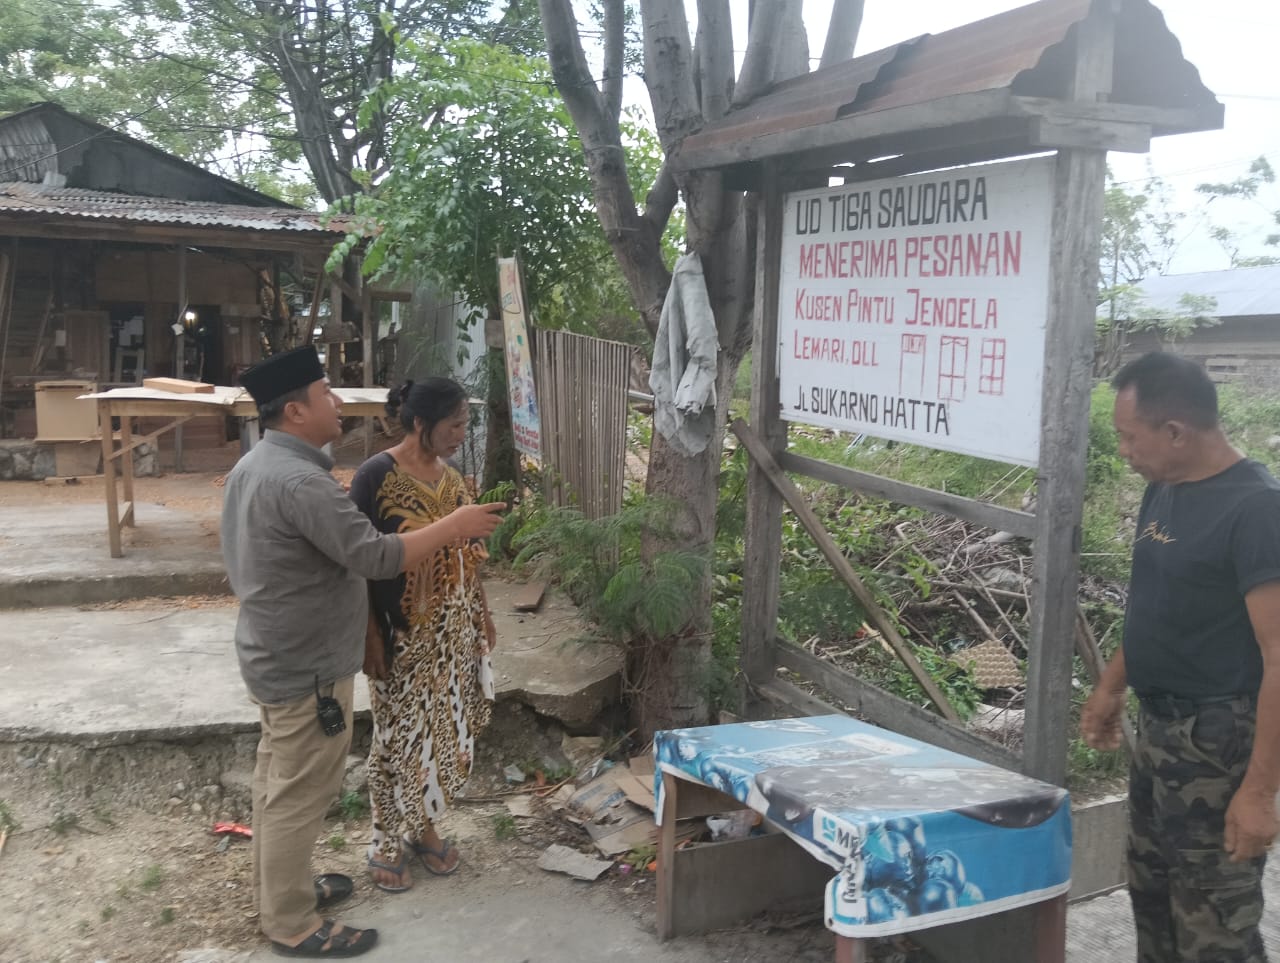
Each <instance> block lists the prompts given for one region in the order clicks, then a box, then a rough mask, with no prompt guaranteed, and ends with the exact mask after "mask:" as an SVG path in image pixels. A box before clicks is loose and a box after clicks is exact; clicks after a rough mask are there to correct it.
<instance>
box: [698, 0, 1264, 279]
mask: <svg viewBox="0 0 1280 963" xmlns="http://www.w3.org/2000/svg"><path fill="white" fill-rule="evenodd" d="M762 2H768V0H762ZM687 5H688V6H689V7H690V8H692V7H693V6H694V4H693V2H692V0H690V2H689V3H688V4H687ZM730 5H731V7H732V9H733V11H734V15H735V18H737V19H738V22H739V24H740V26H737V29H735V37H734V47H735V48H736V49H737V50H738V51H739V54H741V51H742V49H743V48H745V45H746V31H745V18H746V9H747V0H731V2H730ZM1021 5H1022V4H1021V3H1020V2H1018V0H867V9H866V14H865V17H864V19H863V23H862V31H861V34H860V36H859V38H858V47H857V51H856V53H857V54H859V55H860V54H864V53H870V52H872V51H874V50H879V49H881V48H883V47H887V46H889V45H891V44H894V43H897V42H898V41H901V40H906V39H909V38H911V37H915V36H918V35H920V34H922V33H941V32H942V31H944V30H949V29H951V28H952V27H956V26H959V25H960V24H962V23H968V22H970V21H974V20H981V19H983V18H984V17H989V16H992V15H993V14H996V13H1001V12H1003V11H1005V10H1010V9H1012V8H1014V7H1017V6H1021ZM1156 6H1157V7H1159V9H1160V10H1161V11H1162V12H1163V13H1164V15H1165V20H1166V21H1167V23H1168V24H1169V27H1170V29H1171V30H1172V31H1173V33H1174V35H1175V36H1177V37H1178V39H1179V40H1180V41H1181V43H1182V48H1183V54H1184V56H1185V57H1186V58H1187V59H1188V60H1189V61H1191V63H1192V64H1194V65H1195V66H1196V67H1197V68H1198V69H1199V71H1200V76H1201V79H1202V80H1203V81H1204V83H1205V85H1206V86H1207V87H1208V88H1209V89H1210V90H1212V91H1213V92H1214V93H1215V94H1217V95H1218V99H1219V100H1220V101H1221V102H1222V103H1223V104H1224V105H1225V106H1226V126H1225V128H1224V129H1223V130H1220V131H1211V132H1208V133H1203V134H1183V135H1180V136H1176V137H1161V138H1158V139H1156V140H1155V141H1153V142H1152V150H1151V153H1150V154H1149V155H1132V154H1111V155H1110V158H1109V162H1110V164H1111V168H1112V171H1113V172H1114V173H1115V175H1116V177H1117V178H1118V179H1120V180H1123V181H1132V182H1135V183H1134V186H1135V187H1136V186H1138V184H1140V183H1141V181H1142V180H1143V179H1144V178H1145V175H1146V163H1147V160H1148V159H1149V160H1150V162H1151V165H1152V167H1153V169H1154V172H1155V174H1156V175H1157V176H1159V177H1160V178H1162V179H1164V180H1165V181H1167V182H1168V183H1169V185H1170V187H1171V188H1172V189H1173V190H1174V192H1175V197H1176V201H1177V205H1178V207H1179V208H1180V209H1182V210H1185V211H1186V212H1187V214H1188V217H1187V219H1186V221H1185V222H1184V224H1185V225H1186V230H1185V234H1186V239H1185V240H1184V242H1183V243H1182V245H1181V246H1180V247H1179V249H1178V253H1177V255H1176V256H1175V259H1174V261H1173V263H1172V271H1174V272H1186V271H1211V270H1219V269H1223V268H1226V267H1227V266H1228V258H1227V255H1226V253H1225V252H1224V251H1223V249H1222V247H1221V246H1220V245H1218V244H1217V243H1216V242H1215V241H1213V240H1212V239H1211V238H1209V236H1208V229H1209V226H1210V225H1211V224H1213V225H1222V226H1227V227H1230V228H1232V229H1233V230H1236V231H1238V232H1239V233H1241V234H1242V235H1245V236H1247V237H1249V238H1250V240H1249V241H1248V242H1247V243H1245V244H1244V245H1242V253H1244V254H1263V253H1268V252H1269V253H1273V254H1277V255H1280V249H1276V248H1272V249H1268V248H1266V247H1264V246H1263V244H1262V238H1263V237H1264V236H1265V234H1266V233H1267V232H1268V230H1270V231H1273V232H1276V231H1280V227H1277V226H1276V225H1274V224H1271V225H1270V226H1269V218H1268V216H1267V210H1268V209H1269V210H1272V211H1274V210H1276V209H1277V208H1280V185H1272V186H1270V187H1266V188H1264V189H1263V192H1262V194H1261V195H1260V200H1262V201H1263V202H1264V203H1265V205H1266V207H1265V208H1264V207H1263V206H1262V205H1249V204H1245V203H1233V202H1226V203H1219V202H1215V203H1214V204H1213V205H1210V206H1206V204H1205V199H1204V198H1203V197H1202V196H1201V195H1198V194H1196V193H1195V187H1196V185H1197V184H1199V183H1202V182H1204V181H1226V180H1232V179H1234V178H1236V177H1238V176H1240V175H1243V174H1244V173H1245V172H1246V170H1247V168H1248V165H1249V162H1250V161H1252V160H1253V159H1254V158H1255V157H1257V156H1258V155H1260V154H1264V155H1266V156H1267V157H1268V158H1269V159H1270V160H1271V162H1272V165H1273V166H1275V167H1276V168H1277V169H1280V69H1278V68H1280V2H1277V0H1211V2H1210V0H1158V2H1157V3H1156ZM830 9H831V4H830V0H806V3H805V21H806V24H807V25H808V32H809V48H810V52H811V53H812V54H813V55H814V56H815V57H816V56H818V55H819V54H821V52H822V45H823V40H824V38H825V36H826V27H827V21H828V19H829V16H830ZM1117 56H1121V57H1122V56H1124V52H1123V51H1117ZM815 66H816V63H815Z"/></svg>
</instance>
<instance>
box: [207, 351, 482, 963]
mask: <svg viewBox="0 0 1280 963" xmlns="http://www.w3.org/2000/svg"><path fill="white" fill-rule="evenodd" d="M241 383H242V384H243V385H244V386H245V388H247V389H248V391H249V393H250V395H252V396H253V399H254V401H255V402H256V403H257V405H258V414H259V418H260V419H261V421H262V424H263V427H264V428H266V433H265V435H264V437H263V439H262V443H261V444H259V445H257V446H255V447H254V449H253V450H252V451H251V452H250V453H249V454H248V455H246V456H245V457H244V458H242V459H241V460H240V462H239V464H237V465H236V467H235V468H234V469H233V470H232V472H231V474H230V475H228V476H227V483H226V488H225V491H224V498H223V507H222V554H223V558H224V560H225V561H226V566H227V575H228V577H229V579H230V581H231V588H232V590H233V591H234V592H235V594H236V597H237V598H238V599H239V600H240V616H239V619H238V621H237V623H236V653H237V656H238V657H239V660H240V674H241V675H242V676H243V678H244V681H245V685H246V687H247V688H248V690H249V694H250V695H251V697H252V698H253V700H254V701H255V702H256V703H258V705H259V708H260V717H261V725H262V737H261V740H260V742H259V744H258V756H257V766H256V768H255V770H254V778H253V829H254V833H253V850H254V882H255V887H254V889H255V894H256V896H257V901H258V914H259V925H260V927H261V929H262V932H263V933H264V934H265V935H266V936H267V938H268V939H269V940H271V942H272V949H274V950H275V951H276V952H277V953H279V954H281V955H285V956H300V957H328V956H334V957H338V956H341V957H347V956H357V955H359V954H361V953H364V952H366V951H368V950H370V949H372V948H373V946H374V944H375V943H376V942H377V936H378V934H377V931H376V930H372V929H364V930H360V929H354V928H351V927H344V926H341V925H339V924H337V923H335V922H334V921H332V920H325V919H321V918H320V916H319V914H318V913H317V912H316V910H317V909H318V908H320V907H321V906H326V905H329V904H330V903H332V902H336V901H337V900H338V899H340V898H342V897H343V896H345V895H347V894H349V893H350V892H351V887H352V884H351V881H350V879H348V878H347V877H343V876H338V875H337V874H327V875H325V876H323V877H319V878H315V879H313V877H312V875H311V851H312V848H313V847H314V846H315V841H316V838H317V837H318V836H319V834H320V830H321V828H322V825H323V823H324V815H325V811H326V809H327V808H328V805H329V803H330V801H331V800H332V799H333V798H334V796H335V795H336V794H337V792H338V789H339V787H340V786H341V783H342V774H343V766H344V763H345V760H346V755H347V751H348V750H349V749H350V746H351V731H350V729H349V728H348V727H347V726H346V721H347V720H350V718H351V709H352V700H353V691H354V681H355V680H354V676H355V673H356V672H357V671H359V669H360V667H361V665H362V663H363V660H364V649H365V627H366V625H367V618H368V595H367V588H366V583H365V580H366V579H387V578H391V577H393V576H395V575H396V574H398V573H399V572H401V571H404V570H405V569H408V568H411V567H413V566H415V565H417V564H418V563H419V562H420V561H422V559H424V558H425V557H426V556H427V555H429V554H431V553H433V552H435V551H437V550H438V549H440V548H442V547H444V546H446V545H448V544H449V543H451V542H455V541H460V540H464V539H468V538H483V537H485V536H486V535H489V534H490V533H491V532H492V531H493V530H494V528H496V527H497V525H498V522H499V521H500V519H499V517H498V515H497V514H496V512H498V511H500V510H501V509H503V508H505V507H506V506H505V505H503V504H487V505H466V506H462V507H460V508H458V509H457V510H456V511H454V512H453V513H452V514H450V515H449V516H447V517H446V518H444V519H442V520H440V521H438V522H436V523H435V524H433V525H430V526H427V527H425V528H421V529H418V530H416V531H413V532H408V533H405V534H402V535H384V534H382V533H380V532H378V531H377V530H376V529H375V528H374V527H373V525H372V524H370V522H369V520H368V519H367V518H366V517H365V516H364V515H362V514H361V513H360V511H359V509H357V508H356V507H355V505H354V503H352V502H351V500H350V499H349V498H348V497H347V495H346V493H345V492H344V491H343V489H342V486H341V485H339V484H338V482H337V480H336V479H335V478H334V477H333V475H332V474H331V473H330V470H331V469H332V468H333V461H332V460H331V459H330V458H329V456H328V455H326V454H324V452H323V451H322V450H321V448H322V446H324V445H326V444H328V443H329V442H332V441H336V440H337V439H338V438H339V437H341V435H342V420H341V410H342V404H341V402H340V401H339V400H338V398H337V396H335V395H334V394H333V392H332V390H331V389H330V387H329V382H328V380H327V379H326V378H325V375H324V369H323V367H322V366H321V365H320V360H319V358H318V356H317V355H316V352H315V349H314V348H312V347H310V346H308V347H304V348H298V349H295V350H293V351H288V352H285V353H284V354H279V355H275V356H273V357H271V358H268V359H267V360H266V361H263V362H262V363H260V364H258V365H255V366H254V367H252V368H250V369H249V370H248V371H246V372H245V373H244V376H243V377H242V378H241ZM339 726H341V728H339Z"/></svg>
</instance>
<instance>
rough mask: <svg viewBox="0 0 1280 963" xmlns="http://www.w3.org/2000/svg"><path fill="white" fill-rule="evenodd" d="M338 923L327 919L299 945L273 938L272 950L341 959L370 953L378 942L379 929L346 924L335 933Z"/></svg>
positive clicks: (280, 952)
mask: <svg viewBox="0 0 1280 963" xmlns="http://www.w3.org/2000/svg"><path fill="white" fill-rule="evenodd" d="M337 925H338V924H337V923H335V922H334V921H333V920H325V921H324V922H323V923H321V924H320V928H319V929H318V930H316V931H315V932H314V933H312V934H311V935H310V936H308V937H307V938H306V939H305V940H303V941H302V942H301V943H299V944H298V945H297V946H290V945H289V944H288V943H278V942H276V941H275V940H272V941H271V952H273V953H275V954H276V956H294V957H308V958H310V959H327V958H330V957H332V958H334V959H340V958H343V957H350V956H360V955H361V954H362V953H368V952H369V951H370V950H371V949H373V948H374V947H375V946H376V945H377V943H378V931H377V930H372V929H370V930H357V929H352V928H351V927H349V926H344V927H343V928H342V930H341V932H338V933H334V932H333V928H334V927H335V926H337Z"/></svg>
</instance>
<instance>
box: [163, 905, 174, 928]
mask: <svg viewBox="0 0 1280 963" xmlns="http://www.w3.org/2000/svg"><path fill="white" fill-rule="evenodd" d="M175 915H176V914H175V912H174V909H173V907H172V906H166V907H164V909H162V910H160V925H161V926H168V925H169V924H170V923H172V922H173V919H174V916H175Z"/></svg>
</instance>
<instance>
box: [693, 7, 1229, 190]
mask: <svg viewBox="0 0 1280 963" xmlns="http://www.w3.org/2000/svg"><path fill="white" fill-rule="evenodd" d="M1107 7H1109V8H1110V9H1111V10H1112V11H1113V12H1114V14H1115V56H1114V61H1113V69H1112V84H1111V94H1110V96H1109V97H1108V98H1107V99H1106V100H1105V102H1103V101H1099V102H1092V101H1091V102H1079V101H1072V100H1070V99H1068V98H1067V96H1066V95H1067V92H1068V91H1069V90H1070V89H1071V82H1072V78H1073V74H1074V70H1075V67H1076V59H1077V58H1076V38H1077V36H1078V35H1079V34H1080V32H1081V29H1082V28H1081V24H1082V22H1083V21H1084V20H1086V19H1087V18H1088V17H1089V16H1090V14H1091V12H1094V11H1099V12H1105V10H1106V8H1107ZM1222 120H1223V109H1222V105H1221V104H1220V103H1218V101H1217V99H1216V98H1215V97H1214V95H1213V92H1212V91H1210V90H1209V89H1208V88H1207V87H1205V86H1204V84H1203V83H1202V82H1201V80H1200V74H1199V72H1198V71H1197V70H1196V68H1195V67H1194V66H1193V65H1192V64H1190V63H1189V62H1188V61H1187V60H1185V59H1184V58H1183V56H1182V47H1181V45H1180V44H1179V43H1178V39H1177V37H1175V36H1174V35H1173V33H1172V32H1171V31H1170V30H1169V28H1168V26H1167V25H1166V24H1165V21H1164V16H1163V14H1161V13H1160V11H1159V10H1158V9H1157V8H1156V7H1155V6H1153V5H1152V4H1151V3H1149V2H1148V0H1040V2H1038V3H1032V4H1029V5H1027V6H1025V7H1019V8H1017V9H1014V10H1010V11H1008V12H1006V13H1002V14H998V15H997V16H994V17H989V18H987V19H986V20H980V21H977V22H974V23H970V24H966V25H964V26H962V27H957V28H956V29H954V30H949V31H947V32H945V33H940V34H926V35H924V36H922V37H917V38H915V39H913V40H908V41H905V42H903V43H900V44H897V45H896V46H893V47H888V48H886V49H884V50H880V51H877V52H875V53H871V54H867V55H865V56H862V57H857V58H854V59H853V60H849V61H846V62H844V63H841V64H836V65H833V66H831V67H826V68H823V69H821V70H817V71H814V72H813V73H810V74H806V75H804V76H801V77H797V78H795V79H793V80H789V81H786V82H784V83H781V84H778V85H777V86H776V87H774V88H773V90H771V91H770V92H769V93H767V94H765V95H764V96H762V97H759V98H757V99H756V100H755V101H753V102H752V103H750V104H748V105H746V106H744V107H742V108H740V109H738V110H734V111H731V112H730V113H729V114H727V115H726V116H725V117H723V118H722V119H720V120H718V121H716V122H714V123H712V124H708V125H707V126H706V127H704V128H703V129H702V130H700V131H698V132H697V133H695V134H692V135H690V136H689V137H687V138H686V139H685V141H684V143H683V144H682V145H681V147H680V149H679V151H678V152H677V153H676V154H675V157H674V162H675V165H676V167H677V169H680V170H693V169H704V168H722V169H726V168H727V169H730V170H731V171H733V172H734V173H735V174H736V175H737V176H736V180H738V181H740V182H743V184H744V186H745V185H746V184H749V183H750V182H752V181H754V180H755V179H757V177H758V174H759V165H760V163H761V162H763V161H767V160H771V159H780V158H783V157H786V158H787V168H788V170H789V171H793V170H796V169H798V168H811V169H817V168H821V167H830V166H833V165H838V164H856V165H858V167H859V168H860V170H859V174H860V175H861V174H862V173H863V172H865V176H868V177H871V176H887V175H891V174H896V173H900V172H901V171H902V170H903V169H907V168H906V167H904V166H903V165H902V164H901V163H898V164H895V162H894V158H893V156H892V155H899V154H908V153H909V154H912V155H913V158H912V162H911V167H910V169H916V170H918V169H922V168H921V167H920V164H921V163H922V162H925V163H927V162H928V161H929V160H930V159H931V158H930V154H931V152H936V153H937V157H936V158H934V159H935V160H936V161H937V166H945V165H947V164H959V163H966V162H968V161H972V160H982V159H994V158H997V157H1008V156H1013V155H1015V154H1022V153H1028V152H1033V151H1038V150H1052V149H1055V148H1058V147H1084V148H1098V149H1106V150H1122V151H1134V152H1139V153H1141V152H1145V151H1146V150H1147V149H1148V148H1149V146H1150V138H1151V137H1152V136H1160V135H1164V134H1178V133H1186V132H1190V131H1197V130H1213V129H1217V128H1219V127H1221V126H1222ZM877 159H880V160H879V163H873V161H875V160H877Z"/></svg>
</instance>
